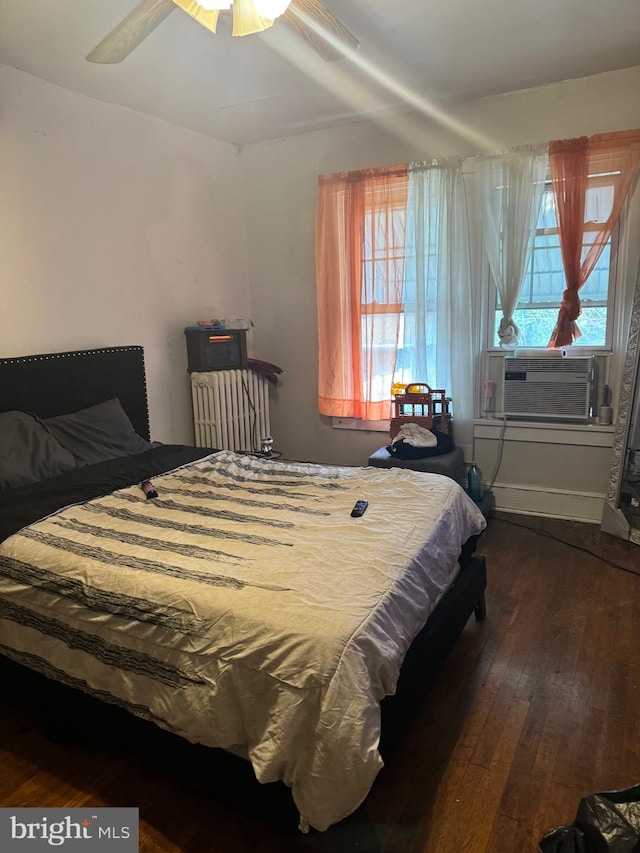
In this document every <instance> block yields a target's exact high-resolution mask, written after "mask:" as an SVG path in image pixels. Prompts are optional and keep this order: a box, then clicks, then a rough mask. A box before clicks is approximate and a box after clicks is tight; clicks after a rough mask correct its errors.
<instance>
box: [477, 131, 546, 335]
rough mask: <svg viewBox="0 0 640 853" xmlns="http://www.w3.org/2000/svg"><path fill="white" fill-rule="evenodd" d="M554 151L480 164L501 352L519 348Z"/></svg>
mask: <svg viewBox="0 0 640 853" xmlns="http://www.w3.org/2000/svg"><path fill="white" fill-rule="evenodd" d="M548 159H549V158H548V145H546V144H545V145H536V146H528V147H526V148H518V149H514V150H513V151H509V152H507V153H505V154H498V155H491V156H486V157H479V158H478V168H477V176H478V198H479V204H480V216H481V223H482V228H481V230H482V235H483V240H484V247H485V250H486V253H487V257H488V259H489V266H490V269H491V277H492V280H493V283H494V284H495V286H496V288H497V291H498V293H499V294H500V306H501V309H502V319H501V320H500V325H499V327H498V336H499V338H500V346H502V347H504V348H511V347H515V346H516V345H517V343H518V332H519V330H518V326H517V325H516V323H515V321H514V319H513V314H514V312H515V309H516V306H517V304H518V300H519V298H520V293H521V292H522V285H523V282H524V275H525V270H526V268H527V263H528V261H529V260H530V258H531V251H532V248H533V238H534V234H535V230H536V224H537V222H538V215H539V213H540V202H541V199H542V193H543V191H544V182H545V179H546V176H547V169H548Z"/></svg>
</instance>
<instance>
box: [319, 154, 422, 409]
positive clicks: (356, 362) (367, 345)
mask: <svg viewBox="0 0 640 853" xmlns="http://www.w3.org/2000/svg"><path fill="white" fill-rule="evenodd" d="M407 183H408V169H407V166H406V165H401V166H396V167H393V168H388V169H366V170H363V171H359V172H348V173H342V172H341V173H338V174H333V175H321V176H320V178H319V195H318V204H317V215H316V278H317V302H318V357H319V369H318V408H319V411H320V414H323V415H331V416H334V417H343V418H361V419H363V420H384V419H386V418H389V417H390V415H391V387H390V377H391V375H392V374H393V370H394V367H395V347H396V344H397V339H398V327H399V322H400V313H401V301H402V284H403V276H404V244H405V210H406V201H407ZM387 374H388V375H389V382H386V381H385V380H384V379H383V377H385V376H386V375H387Z"/></svg>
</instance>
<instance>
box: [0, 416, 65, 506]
mask: <svg viewBox="0 0 640 853" xmlns="http://www.w3.org/2000/svg"><path fill="white" fill-rule="evenodd" d="M75 467H76V461H75V459H74V458H73V456H72V455H71V453H69V451H68V450H65V449H64V447H61V446H60V444H59V443H58V442H57V441H56V439H55V438H54V436H53V435H50V434H49V433H48V432H47V430H46V429H45V428H44V427H43V426H42V424H41V423H40V421H38V419H37V418H35V417H34V416H33V415H30V414H28V413H27V412H15V411H12V412H3V413H2V414H0V489H2V490H4V489H11V488H14V487H15V486H25V485H27V484H28V483H35V482H36V481H37V480H46V479H47V477H55V476H56V475H57V474H63V473H64V472H65V471H70V470H71V469H72V468H75Z"/></svg>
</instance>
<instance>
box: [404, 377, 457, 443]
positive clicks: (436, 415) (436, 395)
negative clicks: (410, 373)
mask: <svg viewBox="0 0 640 853" xmlns="http://www.w3.org/2000/svg"><path fill="white" fill-rule="evenodd" d="M450 402H451V399H450V398H449V397H447V395H446V391H445V390H444V389H443V388H431V387H430V386H429V385H427V384H426V383H423V382H412V383H410V384H409V385H407V386H406V388H405V390H404V393H402V394H396V395H395V396H394V398H393V417H392V418H391V428H390V430H389V434H390V436H391V438H392V439H393V438H395V437H396V435H397V434H398V433H399V431H400V427H402V426H403V425H404V424H418V426H421V427H423V428H424V429H431V428H432V427H433V426H434V423H435V426H436V428H437V429H439V430H440V432H443V433H446V434H449V433H450V428H451V413H450V411H449V404H450Z"/></svg>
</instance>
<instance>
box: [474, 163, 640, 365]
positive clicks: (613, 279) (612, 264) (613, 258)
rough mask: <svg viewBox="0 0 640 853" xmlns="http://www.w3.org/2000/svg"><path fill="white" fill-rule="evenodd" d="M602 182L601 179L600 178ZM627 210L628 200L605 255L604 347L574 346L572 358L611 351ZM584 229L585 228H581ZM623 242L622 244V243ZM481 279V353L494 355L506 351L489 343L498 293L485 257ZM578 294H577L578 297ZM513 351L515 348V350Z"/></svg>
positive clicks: (540, 349) (493, 334) (493, 331)
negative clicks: (483, 333) (484, 316)
mask: <svg viewBox="0 0 640 853" xmlns="http://www.w3.org/2000/svg"><path fill="white" fill-rule="evenodd" d="M603 183H604V179H603ZM545 184H546V185H550V184H551V180H550V178H549V176H547V180H546V181H545ZM628 207H629V199H627V201H626V202H625V204H624V206H623V209H622V211H621V212H620V216H619V217H618V221H617V222H616V224H615V225H614V227H613V230H612V232H611V245H610V254H609V283H608V298H607V302H606V306H607V323H606V332H605V342H604V344H601V345H598V346H584V345H582V344H575V345H573V346H572V347H571V349H572V350H573V354H574V355H585V356H589V355H603V354H610V353H612V352H613V351H614V349H615V340H616V339H617V337H618V336H617V334H616V327H617V323H618V320H617V319H616V318H617V306H618V302H619V293H618V291H619V288H620V287H621V281H620V279H621V275H620V263H619V260H620V254H621V251H623V247H622V246H621V239H620V235H621V230H622V231H624V233H625V234H626V231H627V229H626V227H625V222H626V219H627V216H628ZM585 230H588V229H585ZM538 233H553V234H557V233H559V229H557V228H554V229H537V230H536V235H537V234H538ZM625 242H626V241H625ZM483 267H484V272H483V279H484V281H486V282H487V287H488V303H487V304H488V310H487V328H486V338H485V340H486V347H485V351H486V352H488V353H496V352H506V351H507V350H505V349H503V348H502V347H500V346H499V345H498V344H495V343H493V342H494V341H495V337H496V328H497V322H499V319H498V313H497V305H498V291H497V288H496V286H495V284H494V282H493V279H492V276H491V269H490V267H489V262H488V260H487V259H486V257H484V258H483ZM578 295H579V294H578ZM539 306H540V307H541V308H543V307H545V308H548V307H554V306H550V304H549V303H539ZM555 307H556V308H558V309H559V307H560V300H558V302H557V303H555ZM577 322H578V326H579V325H580V318H578V321H577ZM552 331H553V329H549V337H551V332H552ZM522 349H526V350H527V352H529V351H536V350H537V351H538V352H545V351H546V350H547V347H546V346H538V347H535V346H528V347H522ZM562 349H568V347H562ZM516 352H517V349H516Z"/></svg>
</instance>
